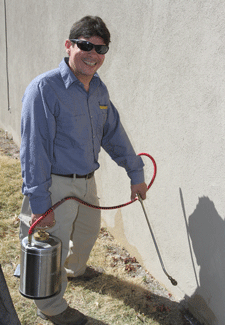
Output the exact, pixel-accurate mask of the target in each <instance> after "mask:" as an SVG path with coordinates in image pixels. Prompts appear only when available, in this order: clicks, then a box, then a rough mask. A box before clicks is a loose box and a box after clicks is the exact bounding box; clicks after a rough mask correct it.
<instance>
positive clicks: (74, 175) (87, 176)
mask: <svg viewBox="0 0 225 325" xmlns="http://www.w3.org/2000/svg"><path fill="white" fill-rule="evenodd" d="M94 173H95V172H91V173H89V174H86V175H77V174H67V175H62V174H53V175H56V176H62V177H69V178H74V177H75V178H85V179H90V178H92V177H93V176H94Z"/></svg>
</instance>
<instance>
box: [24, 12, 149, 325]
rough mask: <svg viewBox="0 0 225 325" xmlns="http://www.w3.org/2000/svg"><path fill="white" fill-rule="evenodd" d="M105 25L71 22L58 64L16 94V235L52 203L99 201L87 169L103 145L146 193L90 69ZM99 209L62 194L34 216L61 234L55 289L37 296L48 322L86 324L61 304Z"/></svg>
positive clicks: (82, 265) (103, 43)
mask: <svg viewBox="0 0 225 325" xmlns="http://www.w3.org/2000/svg"><path fill="white" fill-rule="evenodd" d="M109 43H110V33H109V31H108V29H107V27H106V25H105V23H104V22H103V21H102V20H101V18H99V17H92V16H87V17H84V18H82V19H81V20H80V21H78V22H76V23H75V24H74V25H73V26H72V28H71V31H70V35H69V39H67V40H66V42H65V48H66V52H67V54H68V56H69V57H68V58H64V59H63V60H62V62H61V63H60V65H59V68H58V69H55V70H52V71H49V72H46V73H44V74H42V75H41V76H38V77H37V78H35V79H34V80H33V81H32V82H31V84H30V85H29V86H28V88H27V89H26V92H25V94H24V97H23V109H22V123H21V135H22V143H21V167H22V176H23V187H22V191H23V194H24V195H25V197H24V201H23V205H22V209H21V215H20V218H21V226H20V239H21V240H22V238H24V237H25V236H27V233H28V228H29V222H30V221H31V224H32V223H34V222H35V221H36V220H37V219H38V218H39V217H40V216H41V215H42V214H43V213H44V212H45V211H46V210H48V209H49V208H50V207H51V206H52V205H53V204H54V203H56V202H57V201H59V200H61V199H62V198H64V197H67V196H76V197H79V198H80V199H83V200H84V201H87V202H89V203H91V204H95V205H98V198H97V192H96V185H95V179H94V171H95V170H96V169H98V168H99V163H98V154H99V151H100V148H101V147H103V148H104V149H105V150H106V152H107V153H108V154H109V155H110V156H111V158H112V159H113V160H114V161H115V162H116V163H117V164H118V165H119V166H122V167H124V168H125V169H126V172H127V174H128V176H129V178H130V179H131V199H132V200H133V199H134V198H135V196H136V195H137V194H140V195H141V197H142V198H143V199H145V198H146V191H147V186H146V184H145V183H144V174H143V162H142V160H141V158H140V157H139V156H137V155H136V154H135V152H134V150H133V148H132V145H131V143H130V141H129V139H128V137H127V135H126V133H125V131H124V129H123V126H122V124H121V122H120V118H119V114H118V112H117V110H116V108H115V107H114V105H113V104H112V103H111V101H110V99H109V94H108V91H107V88H106V86H105V85H104V84H103V82H102V81H101V79H100V78H99V76H98V74H97V73H96V72H97V70H98V69H99V68H100V67H101V65H102V64H103V62H104V59H105V54H106V53H107V51H108V49H109V48H108V46H109ZM100 223H101V220H100V211H99V210H94V209H90V208H88V207H86V206H83V205H80V204H78V203H77V202H75V201H72V200H70V201H67V202H66V203H64V204H62V205H61V206H60V207H58V208H57V209H56V210H55V212H51V213H50V214H49V215H48V216H47V217H46V218H45V219H44V220H43V221H42V222H41V223H40V224H39V226H41V227H45V226H48V227H52V228H51V229H50V231H49V232H51V234H53V235H55V236H56V237H58V238H60V239H61V241H62V279H63V281H62V291H61V293H60V294H58V295H56V296H55V297H52V298H49V299H43V300H36V301H35V303H36V305H37V307H38V315H39V316H40V317H42V318H44V319H48V320H50V321H52V322H53V323H54V324H60V325H63V324H85V323H86V322H87V319H86V317H85V316H84V315H83V314H81V313H80V312H79V311H77V310H76V309H72V308H70V307H68V305H67V303H66V301H65V299H63V295H64V292H65V290H66V285H67V277H77V276H81V275H82V274H86V273H88V272H91V269H90V268H89V267H87V266H86V262H87V260H88V258H89V254H90V251H91V249H92V247H93V245H94V243H95V241H96V239H97V236H98V233H99V229H100Z"/></svg>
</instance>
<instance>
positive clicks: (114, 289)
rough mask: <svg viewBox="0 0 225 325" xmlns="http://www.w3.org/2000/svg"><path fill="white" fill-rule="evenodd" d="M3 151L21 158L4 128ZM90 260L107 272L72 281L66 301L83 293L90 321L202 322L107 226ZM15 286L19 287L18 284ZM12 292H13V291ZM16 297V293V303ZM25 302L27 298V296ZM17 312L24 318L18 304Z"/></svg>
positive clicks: (164, 324) (194, 324)
mask: <svg viewBox="0 0 225 325" xmlns="http://www.w3.org/2000/svg"><path fill="white" fill-rule="evenodd" d="M0 154H1V155H6V156H8V157H10V158H11V159H18V160H19V148H18V147H17V145H16V144H15V143H14V142H13V139H12V137H11V136H10V135H8V134H7V133H6V132H5V131H3V130H1V129H0ZM90 263H91V264H99V265H100V266H101V267H103V269H104V270H105V272H104V274H103V275H102V276H100V277H98V278H96V279H94V280H93V281H89V282H88V283H84V282H82V281H78V282H73V281H72V282H70V283H69V285H68V290H67V291H68V292H67V296H66V299H67V301H68V300H69V301H70V303H72V305H73V303H74V300H73V299H74V295H75V296H76V297H80V299H79V301H80V305H79V306H78V307H79V309H80V310H81V311H82V312H84V313H85V314H86V315H90V313H92V314H91V317H90V318H89V321H88V325H91V324H93V325H94V324H95V325H100V324H110V325H112V324H124V325H125V324H127V325H130V324H142V323H143V324H156V325H157V324H158V325H159V324H160V325H189V324H192V325H197V324H198V325H199V323H198V322H197V320H195V319H194V318H193V316H192V315H191V314H190V313H189V312H188V310H187V309H185V308H184V307H183V306H182V305H181V304H180V303H178V302H177V301H176V300H175V299H174V297H173V296H172V295H171V294H170V293H169V292H168V291H167V290H166V289H165V288H164V287H162V286H161V285H160V284H159V283H158V282H157V281H156V280H155V279H154V278H153V277H152V276H151V274H149V272H147V271H146V270H145V269H144V268H143V267H142V266H141V265H140V264H139V263H138V261H137V260H136V258H135V257H133V256H130V254H129V253H128V252H127V251H126V250H125V249H124V248H123V247H121V246H120V245H119V243H117V242H116V240H115V239H114V238H113V236H112V235H111V234H110V233H109V232H108V231H107V229H106V228H102V229H101V232H100V234H99V237H98V240H97V242H96V245H95V247H94V249H93V252H92V255H91V257H90ZM6 269H7V267H6V268H5V269H4V268H3V271H4V273H5V270H6ZM8 286H9V284H8ZM10 290H14V288H12V289H11V288H10ZM16 290H17V291H18V288H16ZM10 292H11V295H12V291H10ZM15 297H16V296H15ZM15 299H16V298H14V296H13V301H14V304H15ZM92 300H93V301H92ZM77 301H78V299H77ZM77 301H76V303H77ZM26 302H27V300H25V303H26ZM16 305H17V303H16ZM85 306H88V308H89V309H88V308H87V309H85ZM32 308H33V307H32ZM16 309H17V307H16ZM17 312H18V316H19V318H20V319H21V314H20V310H19V307H18V309H17ZM110 312H111V313H112V315H111V316H109V313H110ZM113 313H114V315H113ZM126 313H127V315H128V314H130V315H131V314H132V313H133V314H134V316H135V319H136V320H133V318H132V317H133V316H132V317H131V318H130V321H129V320H128V321H123V320H122V318H123V317H125V316H124V315H125V314H126ZM105 314H108V316H107V317H106V316H105ZM33 317H34V319H35V317H36V316H35V311H34V316H33ZM126 317H127V316H126ZM120 318H121V319H120ZM124 319H125V318H124ZM103 320H104V321H103ZM106 321H107V322H106ZM33 323H34V322H33ZM21 324H28V325H30V324H29V323H27V321H26V320H25V321H23V322H21ZM35 324H40V325H41V324H50V322H48V321H41V322H40V320H39V322H37V323H36V320H35Z"/></svg>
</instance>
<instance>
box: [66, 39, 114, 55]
mask: <svg viewBox="0 0 225 325" xmlns="http://www.w3.org/2000/svg"><path fill="white" fill-rule="evenodd" d="M70 41H71V42H73V43H76V44H77V47H78V48H79V49H80V50H81V51H86V52H90V51H91V50H92V49H93V48H95V51H96V52H97V53H98V54H106V53H107V52H108V50H109V47H108V46H107V45H95V44H92V43H91V42H88V41H82V40H80V39H71V40H70Z"/></svg>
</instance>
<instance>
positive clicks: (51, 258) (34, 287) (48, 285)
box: [20, 232, 62, 299]
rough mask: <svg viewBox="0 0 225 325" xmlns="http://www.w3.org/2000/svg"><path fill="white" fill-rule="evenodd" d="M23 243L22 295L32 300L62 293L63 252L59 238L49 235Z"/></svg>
mask: <svg viewBox="0 0 225 325" xmlns="http://www.w3.org/2000/svg"><path fill="white" fill-rule="evenodd" d="M44 235H45V236H43V232H42V234H40V232H39V235H38V233H35V234H34V236H32V241H31V243H30V242H29V240H28V237H25V238H24V239H23V240H22V242H21V257H20V293H21V294H22V295H23V296H25V297H26V298H30V299H45V298H50V297H52V296H54V295H57V294H58V293H59V292H60V291H61V251H62V244H61V241H60V239H59V238H57V237H55V236H51V235H49V234H48V233H44Z"/></svg>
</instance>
